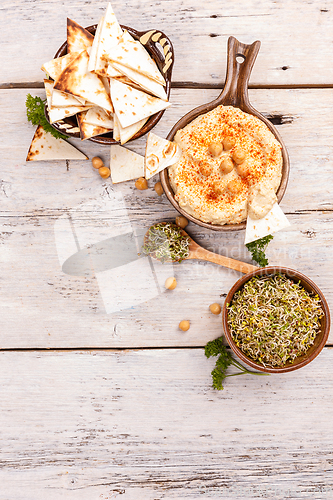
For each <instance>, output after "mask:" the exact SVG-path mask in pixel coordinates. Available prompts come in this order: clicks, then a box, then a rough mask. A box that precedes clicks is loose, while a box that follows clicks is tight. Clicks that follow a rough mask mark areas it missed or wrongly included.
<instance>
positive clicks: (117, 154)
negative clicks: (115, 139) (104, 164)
mask: <svg viewBox="0 0 333 500" xmlns="http://www.w3.org/2000/svg"><path fill="white" fill-rule="evenodd" d="M110 170H111V179H112V182H113V184H117V183H118V182H125V181H130V180H132V179H138V178H139V177H143V173H144V158H143V156H141V155H138V154H137V153H134V152H133V151H130V150H129V149H126V148H124V147H122V146H118V145H113V146H111V152H110Z"/></svg>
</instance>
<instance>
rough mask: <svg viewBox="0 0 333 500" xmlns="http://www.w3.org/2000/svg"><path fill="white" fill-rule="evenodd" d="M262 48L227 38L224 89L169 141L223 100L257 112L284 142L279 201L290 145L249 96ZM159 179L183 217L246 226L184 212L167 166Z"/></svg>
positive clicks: (224, 228) (186, 119)
mask: <svg viewBox="0 0 333 500" xmlns="http://www.w3.org/2000/svg"><path fill="white" fill-rule="evenodd" d="M259 48H260V42H259V41H256V42H254V43H253V44H252V45H245V44H244V43H240V42H239V41H238V40H236V38H234V37H233V36H231V37H230V38H229V40H228V61H227V76H226V82H225V85H224V88H223V91H222V92H221V94H220V95H219V96H218V97H217V99H215V100H214V101H212V102H209V103H207V104H203V105H202V106H199V107H197V108H195V109H193V110H192V111H190V112H189V113H187V114H186V115H185V116H183V117H182V118H181V119H180V120H179V121H178V122H177V123H176V125H175V126H174V127H173V129H172V130H171V131H170V133H169V135H168V137H167V139H168V140H169V141H172V140H173V138H174V136H175V134H176V132H177V131H178V130H179V129H182V128H184V127H185V126H186V125H188V124H189V123H190V122H192V121H193V120H194V119H195V118H197V117H198V116H199V115H202V114H204V113H208V111H211V110H212V109H214V108H216V107H217V106H219V105H221V104H223V105H224V106H234V107H236V108H240V109H241V110H242V111H245V112H246V113H249V114H251V115H254V116H256V117H257V118H259V119H260V120H261V121H263V122H264V123H265V124H266V125H267V127H268V128H269V129H270V131H271V132H272V133H273V135H274V136H275V137H276V139H277V140H278V141H279V142H280V144H281V146H282V159H283V165H282V178H281V182H280V186H279V188H278V190H277V193H276V196H277V199H278V202H280V201H281V199H282V197H283V195H284V192H285V190H286V187H287V182H288V176H289V157H288V153H287V149H286V147H285V145H284V143H283V141H282V138H281V136H280V134H279V132H278V131H277V130H276V128H275V127H274V125H273V124H272V123H271V122H270V121H269V120H267V118H265V117H264V116H263V115H262V114H261V113H259V111H257V110H256V109H255V108H254V107H253V106H252V105H251V104H250V101H249V96H248V81H249V78H250V74H251V70H252V67H253V64H254V62H255V60H256V57H257V54H258V52H259ZM160 179H161V183H162V186H163V189H164V192H165V194H166V196H167V198H168V200H169V201H170V203H171V204H172V205H173V206H174V208H175V209H176V210H178V212H180V213H181V214H182V215H183V216H184V217H186V218H187V219H189V220H191V221H192V222H194V223H196V224H198V225H199V226H203V227H206V228H208V229H213V230H214V231H238V230H240V229H245V226H246V222H241V223H239V224H224V225H220V224H210V223H209V222H203V221H201V220H199V219H196V218H195V217H193V216H192V215H190V214H188V213H187V212H185V210H183V209H182V208H181V207H180V206H179V204H178V202H177V201H176V200H175V195H174V192H173V189H172V187H171V184H170V180H169V176H168V170H167V169H164V170H163V171H162V172H161V173H160Z"/></svg>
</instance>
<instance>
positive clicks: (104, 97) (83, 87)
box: [54, 50, 113, 112]
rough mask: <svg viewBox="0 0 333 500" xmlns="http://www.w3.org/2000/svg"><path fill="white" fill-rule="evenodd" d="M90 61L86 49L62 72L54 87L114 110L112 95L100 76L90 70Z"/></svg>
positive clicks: (108, 109)
mask: <svg viewBox="0 0 333 500" xmlns="http://www.w3.org/2000/svg"><path fill="white" fill-rule="evenodd" d="M88 62H89V56H88V52H87V51H86V50H84V51H83V52H81V53H80V54H79V55H78V56H77V57H76V58H75V59H74V60H73V61H72V62H71V63H70V64H69V65H68V66H67V68H65V70H64V71H63V72H62V73H61V75H60V76H59V78H58V80H57V81H56V82H55V85H54V88H55V89H56V90H60V91H61V92H66V93H68V94H73V95H74V96H76V97H82V98H84V99H86V100H87V101H89V102H92V103H93V104H96V105H97V106H100V107H102V108H104V109H106V110H107V111H110V112H113V107H112V103H111V99H110V96H109V94H108V93H107V92H106V89H105V86H104V84H103V82H102V80H101V79H100V78H99V76H98V75H95V74H94V73H90V72H88Z"/></svg>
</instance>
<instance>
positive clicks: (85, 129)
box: [77, 112, 110, 141]
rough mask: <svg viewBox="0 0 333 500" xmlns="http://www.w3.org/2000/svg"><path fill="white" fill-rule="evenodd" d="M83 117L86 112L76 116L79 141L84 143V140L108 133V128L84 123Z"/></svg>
mask: <svg viewBox="0 0 333 500" xmlns="http://www.w3.org/2000/svg"><path fill="white" fill-rule="evenodd" d="M85 116H86V112H83V113H79V114H78V115H77V122H78V125H79V127H80V138H81V141H85V140H86V139H90V138H91V137H96V136H97V135H102V134H107V133H108V132H110V129H108V128H105V127H100V126H96V125H90V124H89V123H85V122H84V118H85Z"/></svg>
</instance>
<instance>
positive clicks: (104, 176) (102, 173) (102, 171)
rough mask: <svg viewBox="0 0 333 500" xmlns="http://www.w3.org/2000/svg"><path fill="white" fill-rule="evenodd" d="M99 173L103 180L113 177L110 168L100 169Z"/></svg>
mask: <svg viewBox="0 0 333 500" xmlns="http://www.w3.org/2000/svg"><path fill="white" fill-rule="evenodd" d="M98 172H99V175H100V176H101V177H102V179H107V178H108V177H110V175H111V170H110V169H109V168H108V167H100V168H99V169H98Z"/></svg>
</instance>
